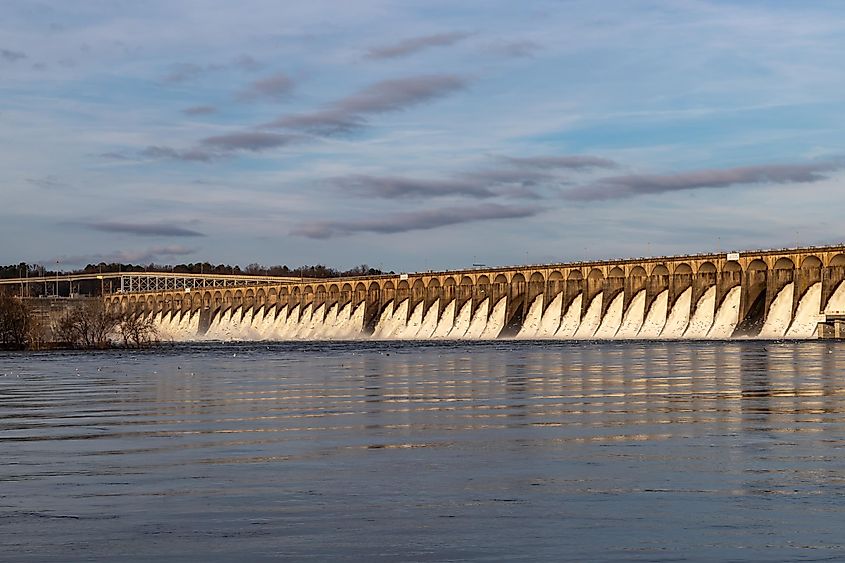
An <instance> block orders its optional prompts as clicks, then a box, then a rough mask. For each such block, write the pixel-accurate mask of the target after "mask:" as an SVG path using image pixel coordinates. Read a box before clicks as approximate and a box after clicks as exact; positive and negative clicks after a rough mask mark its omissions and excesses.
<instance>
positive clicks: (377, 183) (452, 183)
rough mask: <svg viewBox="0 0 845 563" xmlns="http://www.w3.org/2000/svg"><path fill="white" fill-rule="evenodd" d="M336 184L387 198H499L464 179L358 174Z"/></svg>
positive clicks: (335, 180)
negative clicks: (455, 196) (449, 196)
mask: <svg viewBox="0 0 845 563" xmlns="http://www.w3.org/2000/svg"><path fill="white" fill-rule="evenodd" d="M332 183H333V184H334V185H336V186H338V187H340V188H342V189H344V190H350V191H353V192H356V193H359V194H361V195H365V196H371V197H379V198H387V199H403V198H406V199H411V198H427V197H436V196H448V195H461V196H472V197H481V198H485V197H493V196H494V195H496V194H495V193H494V192H492V191H491V190H490V189H489V188H487V187H485V186H483V185H481V184H480V183H478V182H470V181H461V180H429V179H416V178H404V177H400V176H368V175H364V174H355V175H352V176H344V177H341V178H334V179H333V180H332Z"/></svg>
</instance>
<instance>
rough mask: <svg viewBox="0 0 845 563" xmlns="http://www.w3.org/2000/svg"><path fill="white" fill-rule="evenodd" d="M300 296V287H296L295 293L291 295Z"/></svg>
mask: <svg viewBox="0 0 845 563" xmlns="http://www.w3.org/2000/svg"><path fill="white" fill-rule="evenodd" d="M299 294H300V290H299V286H296V287H294V288H293V291H292V292H291V295H293V296H294V297H299Z"/></svg>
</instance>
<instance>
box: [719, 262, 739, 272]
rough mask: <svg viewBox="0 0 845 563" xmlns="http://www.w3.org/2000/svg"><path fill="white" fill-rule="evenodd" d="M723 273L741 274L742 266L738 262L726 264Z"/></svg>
mask: <svg viewBox="0 0 845 563" xmlns="http://www.w3.org/2000/svg"><path fill="white" fill-rule="evenodd" d="M722 271H723V272H741V271H742V266H741V265H740V263H739V262H737V261H736V260H731V261H730V262H725V265H724V266H722Z"/></svg>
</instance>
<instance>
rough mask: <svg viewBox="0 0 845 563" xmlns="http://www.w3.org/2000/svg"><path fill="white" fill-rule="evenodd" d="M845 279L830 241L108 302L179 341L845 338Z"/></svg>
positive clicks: (193, 287) (843, 264) (843, 256)
mask: <svg viewBox="0 0 845 563" xmlns="http://www.w3.org/2000/svg"><path fill="white" fill-rule="evenodd" d="M133 275H134V276H136V277H138V276H142V275H139V274H133ZM139 280H140V281H139ZM843 280H845V246H826V247H811V248H801V249H781V250H764V251H750V252H732V253H725V254H700V255H686V256H674V257H658V258H640V259H621V260H604V261H596V262H572V263H559V264H548V265H542V266H536V265H535V266H517V267H507V268H480V269H472V270H464V271H442V272H424V273H407V274H395V275H378V276H368V277H355V278H330V279H320V280H313V279H308V280H296V281H290V280H284V281H282V280H271V281H267V280H256V281H255V282H254V283H253V282H250V281H249V280H243V281H242V283H240V284H238V286H237V287H225V286H224V287H210V286H209V284H205V283H202V284H200V283H193V282H189V281H185V280H183V282H182V283H181V284H180V283H179V282H178V281H176V282H173V283H170V284H164V285H163V286H162V287H164V288H165V289H161V288H156V287H152V288H151V286H150V285H149V284H148V283H146V284H145V283H144V281H143V279H142V278H138V279H136V280H135V281H133V280H132V279H124V280H123V281H122V287H125V288H127V289H124V290H121V291H118V292H115V293H111V294H106V295H104V296H103V299H105V301H106V304H107V305H108V306H109V307H119V308H122V309H123V310H126V309H131V310H133V311H135V312H137V313H138V314H139V315H146V316H149V317H150V318H151V319H152V320H153V321H154V324H155V326H156V328H157V330H158V331H159V334H160V337H161V338H162V339H163V340H172V341H194V340H243V341H254V340H273V341H276V340H346V339H361V338H373V339H398V340H404V339H421V340H428V339H463V340H488V339H496V338H516V339H728V338H765V339H782V338H795V339H808V338H841V337H843V336H845V284H843V283H842V282H843Z"/></svg>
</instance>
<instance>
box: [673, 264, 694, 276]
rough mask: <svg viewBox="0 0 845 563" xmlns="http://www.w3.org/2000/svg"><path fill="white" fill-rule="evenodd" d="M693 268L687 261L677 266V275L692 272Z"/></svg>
mask: <svg viewBox="0 0 845 563" xmlns="http://www.w3.org/2000/svg"><path fill="white" fill-rule="evenodd" d="M691 273H692V268H691V267H690V265H689V264H687V263H686V262H685V263H683V264H678V265H677V266H675V275H682V274H691Z"/></svg>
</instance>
